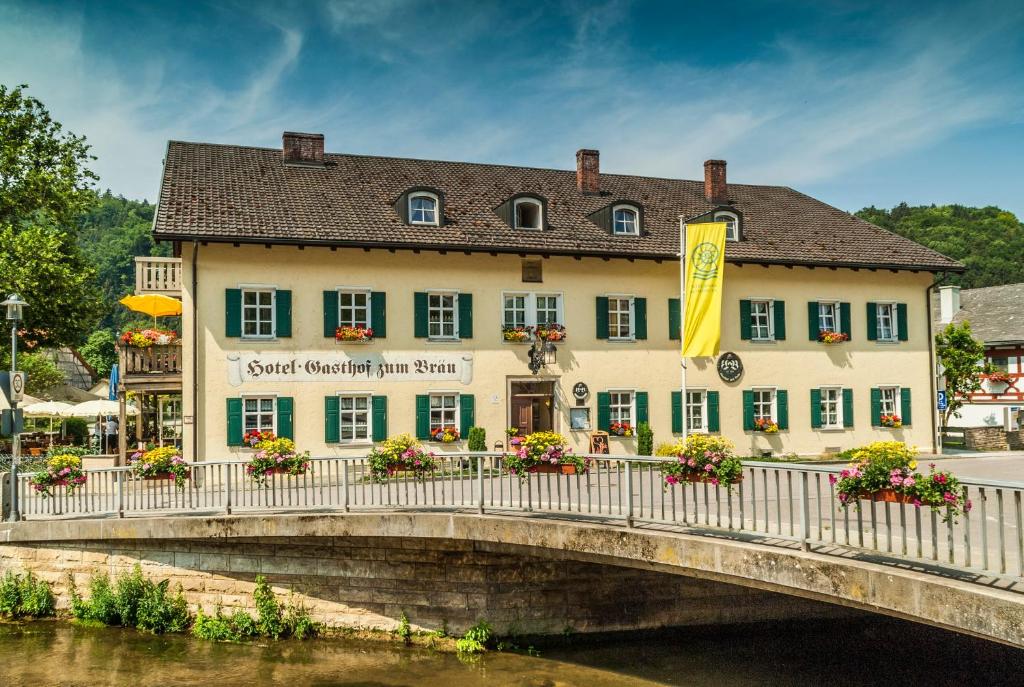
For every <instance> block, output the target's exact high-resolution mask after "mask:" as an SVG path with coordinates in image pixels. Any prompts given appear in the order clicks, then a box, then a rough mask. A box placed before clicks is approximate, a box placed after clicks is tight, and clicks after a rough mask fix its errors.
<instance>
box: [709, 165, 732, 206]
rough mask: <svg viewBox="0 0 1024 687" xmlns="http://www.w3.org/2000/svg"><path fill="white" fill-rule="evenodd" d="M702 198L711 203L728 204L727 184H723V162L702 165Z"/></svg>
mask: <svg viewBox="0 0 1024 687" xmlns="http://www.w3.org/2000/svg"><path fill="white" fill-rule="evenodd" d="M704 197H705V198H707V199H708V202H711V203H719V204H723V203H728V202H729V184H727V183H726V182H725V160H707V161H706V162H705V163H704Z"/></svg>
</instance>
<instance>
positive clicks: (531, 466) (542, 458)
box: [502, 432, 590, 479]
mask: <svg viewBox="0 0 1024 687" xmlns="http://www.w3.org/2000/svg"><path fill="white" fill-rule="evenodd" d="M566 443H567V442H566V439H565V437H563V436H562V435H561V434H556V433H554V432H534V433H533V434H530V435H528V436H525V437H518V436H513V437H511V438H510V439H509V448H510V449H511V453H507V454H505V456H504V458H502V465H503V467H504V468H505V470H506V471H508V473H509V474H512V475H518V476H519V478H520V479H523V478H525V477H526V475H527V474H528V473H531V472H549V473H560V474H563V475H575V474H576V473H577V472H586V471H587V470H588V469H589V468H590V459H589V458H586V457H582V456H577V455H573V453H572V449H569V448H566V446H565V444H566Z"/></svg>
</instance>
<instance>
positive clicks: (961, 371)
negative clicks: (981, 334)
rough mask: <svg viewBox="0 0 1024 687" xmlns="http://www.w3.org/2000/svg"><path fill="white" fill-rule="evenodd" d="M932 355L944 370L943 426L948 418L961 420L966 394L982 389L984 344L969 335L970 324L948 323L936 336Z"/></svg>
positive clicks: (947, 421) (946, 423)
mask: <svg viewBox="0 0 1024 687" xmlns="http://www.w3.org/2000/svg"><path fill="white" fill-rule="evenodd" d="M935 352H936V353H937V354H938V356H939V362H940V363H942V367H943V368H945V372H944V375H945V377H946V398H947V399H948V403H949V405H948V406H947V408H946V411H945V412H944V413H943V417H942V426H943V427H945V426H947V425H948V424H949V418H950V417H960V412H959V411H960V408H962V407H963V405H964V403H965V402H966V400H967V395H968V394H971V393H974V392H976V391H978V390H979V389H981V379H979V377H978V375H979V373H981V372H984V370H985V368H984V363H985V344H983V343H982V342H981V341H978V340H977V339H975V338H974V336H972V335H971V323H970V322H964V323H963V324H959V325H957V324H948V325H946V328H945V329H943V330H942V331H941V332H939V333H938V334H936V335H935Z"/></svg>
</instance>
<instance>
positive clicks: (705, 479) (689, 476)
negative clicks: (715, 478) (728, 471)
mask: <svg viewBox="0 0 1024 687" xmlns="http://www.w3.org/2000/svg"><path fill="white" fill-rule="evenodd" d="M679 479H680V481H682V482H692V483H693V484H708V483H710V482H711V477H710V476H707V475H702V474H700V473H697V472H690V473H686V474H684V475H682V476H680V478H679ZM742 481H743V475H740V476H739V477H737V478H736V479H734V480H732V481H731V482H729V484H739V483H740V482H742ZM720 484H725V482H720Z"/></svg>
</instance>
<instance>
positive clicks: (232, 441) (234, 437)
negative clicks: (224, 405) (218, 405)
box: [227, 398, 242, 446]
mask: <svg viewBox="0 0 1024 687" xmlns="http://www.w3.org/2000/svg"><path fill="white" fill-rule="evenodd" d="M227 437H228V446H241V445H242V399H240V398H229V399H228V431H227Z"/></svg>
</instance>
